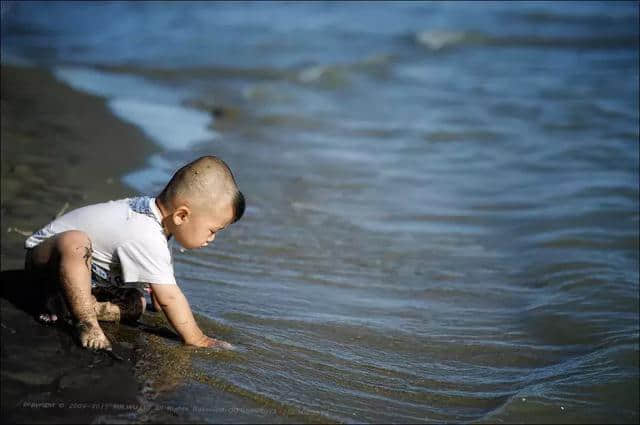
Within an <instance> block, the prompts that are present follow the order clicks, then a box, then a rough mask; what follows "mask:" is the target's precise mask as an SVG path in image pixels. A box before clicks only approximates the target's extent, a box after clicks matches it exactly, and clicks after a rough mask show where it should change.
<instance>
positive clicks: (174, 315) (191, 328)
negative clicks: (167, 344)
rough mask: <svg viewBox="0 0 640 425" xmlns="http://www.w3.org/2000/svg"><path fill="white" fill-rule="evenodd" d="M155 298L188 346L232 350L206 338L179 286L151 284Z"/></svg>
mask: <svg viewBox="0 0 640 425" xmlns="http://www.w3.org/2000/svg"><path fill="white" fill-rule="evenodd" d="M151 289H152V291H153V292H152V293H153V296H154V297H155V299H156V301H157V302H158V304H159V305H160V307H161V308H162V311H163V312H164V314H165V316H166V317H167V320H168V321H169V323H171V326H173V328H174V329H175V330H176V331H177V332H178V334H179V335H180V336H181V337H182V340H183V341H184V343H185V344H187V345H195V346H196V347H215V346H220V347H223V348H232V347H231V344H229V343H226V342H224V341H220V340H216V339H213V338H209V337H208V336H206V335H205V334H204V333H203V332H202V331H201V330H200V328H199V327H198V324H197V323H196V320H195V318H194V317H193V313H192V312H191V307H189V302H188V301H187V298H186V297H185V296H184V294H183V293H182V291H181V290H180V287H179V286H178V285H159V284H153V283H152V284H151Z"/></svg>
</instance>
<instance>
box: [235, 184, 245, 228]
mask: <svg viewBox="0 0 640 425" xmlns="http://www.w3.org/2000/svg"><path fill="white" fill-rule="evenodd" d="M244 208H245V201H244V195H243V194H242V192H240V191H237V192H236V193H235V195H233V221H232V223H235V222H236V221H238V220H240V219H241V218H242V215H243V214H244Z"/></svg>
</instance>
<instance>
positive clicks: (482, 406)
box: [3, 3, 640, 422]
mask: <svg viewBox="0 0 640 425" xmlns="http://www.w3.org/2000/svg"><path fill="white" fill-rule="evenodd" d="M165 6H166V7H165ZM165 6H163V7H159V6H157V5H154V4H150V3H147V4H144V5H133V4H109V5H101V6H100V8H99V10H100V12H101V13H102V14H103V15H105V16H111V14H112V15H118V16H124V17H126V20H125V23H122V22H121V23H120V24H114V23H113V22H115V20H96V18H95V15H94V14H92V13H95V10H94V12H92V11H91V10H90V9H89V8H85V9H81V10H75V9H74V10H73V11H71V10H68V9H67V8H62V9H56V8H55V7H54V8H52V9H51V10H49V11H48V13H49V14H50V15H48V16H54V17H57V18H58V19H60V20H61V21H62V22H67V23H68V21H69V20H72V21H74V22H75V20H76V19H78V20H80V19H81V20H82V22H92V23H93V24H95V25H98V26H99V27H100V28H101V29H102V30H103V31H98V32H96V33H92V35H86V33H84V32H82V36H80V35H78V34H79V33H75V32H71V33H66V32H65V31H66V30H65V26H64V25H63V24H62V23H61V22H58V21H56V20H55V19H52V20H50V21H46V22H42V21H40V20H39V19H36V18H34V17H37V16H38V15H37V14H31V15H29V14H27V13H26V12H25V13H21V14H17V16H18V17H19V18H16V19H15V20H14V21H12V23H10V25H9V28H10V29H11V31H13V32H10V34H13V35H11V37H9V38H8V40H9V41H12V43H13V44H7V43H6V42H5V41H6V39H7V38H6V37H3V49H5V50H3V51H7V49H8V46H9V47H11V46H13V47H14V50H12V51H11V53H12V54H18V53H20V54H21V55H23V56H26V57H28V58H30V59H31V60H35V61H43V62H45V63H47V64H53V65H54V66H58V65H60V64H66V65H69V63H71V64H73V65H74V66H76V67H80V68H82V67H92V68H93V70H94V71H95V72H102V73H105V75H107V74H108V75H110V76H111V77H113V78H115V77H114V76H126V78H125V80H121V81H130V80H129V79H130V78H132V77H131V75H133V76H136V78H144V79H145V81H148V82H150V83H149V84H151V82H152V83H153V85H152V86H153V87H154V90H160V91H162V88H163V87H164V88H165V89H166V90H167V91H168V93H169V94H166V95H160V94H158V93H155V92H154V93H155V94H154V93H151V94H153V95H154V96H155V99H156V100H155V102H156V103H160V104H162V105H165V104H166V105H165V106H167V107H179V108H182V109H189V108H191V109H192V112H193V110H194V109H195V110H197V111H195V112H198V113H200V114H203V113H204V114H209V116H210V122H209V124H208V125H209V127H213V129H212V128H208V129H207V130H205V129H203V125H202V123H200V124H198V125H196V126H195V127H198V128H195V127H194V126H191V127H189V125H188V123H187V122H184V120H176V121H175V123H174V126H175V127H174V128H172V131H175V134H191V133H190V132H193V131H199V132H202V134H205V133H207V132H209V131H212V130H215V131H216V132H217V136H216V137H215V138H214V137H213V136H211V137H210V139H208V140H199V141H198V142H197V143H196V144H192V145H190V146H189V148H188V149H187V150H184V149H183V146H182V147H181V146H179V145H174V146H170V147H168V148H167V150H166V151H163V152H162V153H161V154H159V155H158V156H156V157H154V158H152V159H151V160H150V163H149V164H150V168H149V170H142V171H140V172H138V173H134V174H132V175H130V176H128V177H127V182H128V183H130V184H132V185H134V187H136V188H137V189H138V190H140V191H144V192H151V193H153V192H154V191H157V190H158V189H159V188H160V187H161V186H162V184H164V182H165V181H166V178H167V176H169V175H170V174H171V173H172V172H173V171H174V170H175V169H176V168H177V167H178V166H179V165H180V164H182V163H183V162H185V161H187V160H189V159H191V158H193V157H194V156H196V155H200V154H205V153H211V152H214V153H216V154H218V155H220V156H221V157H223V158H224V159H225V160H226V161H227V162H228V163H229V164H230V166H231V168H232V169H233V170H234V173H235V175H236V177H237V180H238V182H239V184H240V187H241V189H242V190H243V192H244V193H245V195H246V196H247V200H248V209H247V211H246V213H245V217H244V218H243V219H242V221H241V222H239V223H238V224H235V225H234V226H232V227H231V228H230V229H228V230H227V231H225V232H224V233H223V234H221V235H220V236H219V237H218V238H216V243H215V244H214V245H213V246H210V247H208V248H206V249H203V250H199V251H193V252H188V253H183V254H182V253H177V252H176V258H175V262H176V271H177V275H178V278H179V280H180V281H181V282H182V283H181V285H182V286H183V288H184V290H185V292H186V293H187V294H188V297H189V299H190V301H191V303H192V305H193V306H194V307H195V308H196V309H197V310H198V311H200V312H201V313H203V314H205V315H207V316H209V317H210V318H211V319H213V320H214V322H212V323H211V324H209V325H207V326H212V328H210V329H211V332H212V333H217V334H220V335H224V337H225V338H228V339H229V340H230V341H231V342H232V343H235V344H237V345H238V346H240V347H241V348H242V349H241V351H239V352H237V353H234V354H233V355H230V356H227V357H225V356H220V355H218V354H216V357H215V358H213V359H212V358H208V357H207V356H206V355H202V354H198V355H194V356H192V357H191V358H190V360H189V362H190V364H191V367H192V368H193V369H192V371H191V372H189V374H191V377H192V379H196V380H197V381H198V382H200V383H201V384H203V385H204V386H205V387H206V386H212V387H216V388H223V389H225V390H227V391H229V392H231V393H233V394H236V395H239V396H241V397H244V398H246V399H249V400H253V402H255V403H258V404H260V405H264V406H269V407H270V408H274V409H276V410H277V411H278V412H280V413H284V414H290V415H294V414H295V415H302V416H295V417H300V418H307V419H310V420H312V421H314V420H315V421H338V422H386V421H389V422H428V421H444V422H462V421H480V422H494V421H507V422H509V421H527V422H529V421H536V422H537V421H550V422H559V421H562V422H602V421H605V422H611V421H614V422H636V421H637V418H638V396H639V394H638V351H639V349H638V333H639V331H638V330H639V324H638V309H639V303H638V279H639V274H638V253H639V236H638V234H639V232H638V226H639V217H640V214H639V202H638V195H639V193H638V192H639V190H638V163H639V162H638V153H639V150H638V138H639V130H638V119H639V116H638V43H637V39H638V25H637V19H638V9H637V5H636V4H634V3H627V4H614V5H610V4H609V3H589V4H582V5H581V6H580V7H577V6H576V5H572V4H567V3H533V4H530V3H519V4H518V5H517V6H516V5H512V4H510V3H495V4H494V3H487V4H482V5H477V6H475V7H469V5H464V4H455V3H454V4H449V3H398V4H394V5H393V6H391V5H388V4H368V5H366V6H365V5H361V4H360V5H357V4H340V3H328V4H325V3H313V4H302V5H296V6H295V7H294V6H293V5H284V4H280V3H272V4H264V5H252V8H251V9H250V10H249V9H247V8H245V7H244V6H242V5H240V4H235V3H226V4H225V3H223V4H189V5H186V6H183V5H180V7H178V5H177V4H171V3H170V4H167V5H165ZM63 9H64V12H65V13H62V12H61V10H63ZM21 10H22V9H21ZM25 10H26V9H25ZM143 12H144V14H143ZM142 16H144V19H143V17H142ZM62 17H64V19H63V18H62ZM92 19H93V20H92ZM65 20H66V21H65ZM127 22H128V23H127ZM185 22H189V23H190V24H189V25H188V26H187V25H185ZM381 23H384V25H382V24H381ZM83 25H85V24H83ZM87 25H88V24H87ZM15 27H20V28H23V29H24V28H27V30H28V31H27V30H25V32H26V33H27V35H25V33H19V32H18V31H16V30H15ZM45 29H46V30H47V31H50V32H53V33H56V34H59V33H64V34H66V37H60V38H59V39H55V40H54V41H53V42H51V43H50V44H46V46H44V42H43V40H44V39H43V38H40V37H41V36H39V35H38V34H39V31H44V30H45ZM141 33H144V34H145V37H143V38H142V39H141V42H140V45H135V46H134V45H131V44H129V43H124V44H123V40H125V39H126V38H129V37H131V36H132V35H139V34H141ZM99 34H102V35H99ZM123 45H126V46H130V47H129V48H127V49H123V48H122V46H123ZM78 46H81V47H82V48H78ZM38 48H39V49H41V50H38ZM16 51H18V53H16ZM36 51H40V53H42V54H36V53H34V52H36ZM43 52H46V54H44V53H43ZM104 52H110V54H109V55H105V54H104ZM3 57H4V56H3ZM115 80H117V78H115V79H114V80H111V81H115ZM70 82H71V81H70ZM92 83H93V84H98V85H100V84H103V83H100V82H99V81H97V80H93V81H92ZM141 87H146V85H142V86H141ZM91 90H94V91H98V92H99V93H102V94H103V95H105V96H107V97H108V98H109V99H111V103H112V104H114V103H117V102H120V103H122V99H124V100H127V99H128V98H133V99H134V100H135V99H147V98H148V96H150V92H149V91H145V90H142V89H140V93H138V92H136V89H135V87H134V89H132V90H127V91H125V92H123V91H122V90H121V87H120V85H118V84H107V83H104V84H103V85H102V86H100V87H99V88H95V87H94V88H92V89H91ZM143 92H144V93H143ZM145 93H146V94H145ZM171 93H173V95H175V96H174V97H172V96H170V94H171ZM176 93H179V94H180V96H177V95H176ZM130 103H131V102H129V103H128V104H130ZM136 105H139V103H137V104H136ZM176 105H177V106H176ZM136 113H141V114H143V115H144V114H153V110H152V108H148V109H144V108H142V109H138V110H137V112H136ZM145 116H146V117H147V118H148V117H149V116H151V119H148V120H147V121H145V122H151V123H153V122H154V118H153V116H152V115H145ZM199 116H202V115H199ZM165 120H166V118H165ZM165 124H166V122H165ZM181 126H183V127H184V128H182V127H181ZM181 132H183V133H181ZM151 134H153V133H151ZM212 134H213V133H212ZM168 143H170V142H166V143H165V147H166V146H168ZM185 373H186V372H185Z"/></svg>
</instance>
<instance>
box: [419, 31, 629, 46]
mask: <svg viewBox="0 0 640 425" xmlns="http://www.w3.org/2000/svg"><path fill="white" fill-rule="evenodd" d="M413 38H414V41H415V42H416V43H417V44H418V45H420V46H423V47H426V48H428V49H429V50H432V51H439V50H444V49H447V48H452V47H462V46H492V47H548V48H569V49H571V48H575V49H617V48H634V47H637V46H638V38H637V37H634V36H630V35H629V36H624V35H623V36H612V37H538V36H533V35H531V36H529V35H524V36H491V35H488V34H483V33H480V32H471V31H470V32H464V31H440V30H426V31H419V32H417V33H416V34H414V36H413Z"/></svg>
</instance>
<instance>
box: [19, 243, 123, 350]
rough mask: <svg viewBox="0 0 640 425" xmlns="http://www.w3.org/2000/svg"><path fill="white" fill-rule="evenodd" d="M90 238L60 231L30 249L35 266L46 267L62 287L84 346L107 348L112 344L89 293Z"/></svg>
mask: <svg viewBox="0 0 640 425" xmlns="http://www.w3.org/2000/svg"><path fill="white" fill-rule="evenodd" d="M91 253H92V248H91V241H90V239H89V237H88V236H87V235H86V234H84V233H83V232H80V231H77V230H71V231H68V232H63V233H60V234H58V235H56V236H53V237H51V238H50V239H48V240H46V241H44V242H42V243H41V244H40V245H38V246H36V247H35V248H33V250H32V253H31V262H32V265H33V267H34V268H39V269H48V271H49V272H50V276H51V277H52V278H53V279H54V281H57V284H58V285H59V287H60V288H61V289H62V293H63V295H64V299H65V300H66V304H67V307H68V308H69V310H70V312H71V315H72V316H73V319H74V320H75V322H76V330H77V332H78V337H79V339H80V343H81V344H82V346H83V347H87V348H94V349H101V348H105V349H110V348H111V343H110V342H109V340H108V339H107V337H106V336H105V335H104V332H103V331H102V329H101V328H100V325H98V319H97V316H96V312H95V309H94V303H95V301H94V298H93V297H92V296H91Z"/></svg>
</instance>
